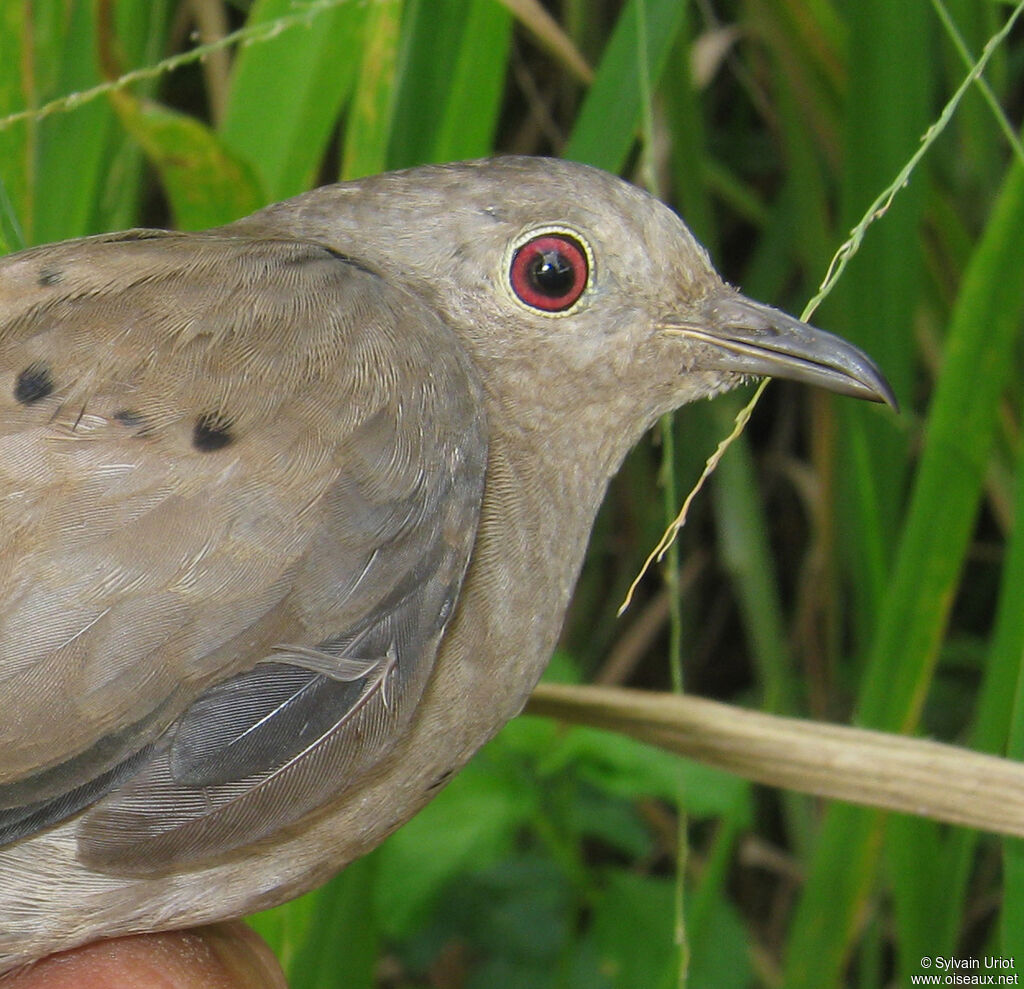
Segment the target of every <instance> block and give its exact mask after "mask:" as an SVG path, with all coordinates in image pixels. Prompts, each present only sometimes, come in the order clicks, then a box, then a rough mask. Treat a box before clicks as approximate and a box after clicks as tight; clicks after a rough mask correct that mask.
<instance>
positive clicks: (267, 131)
mask: <svg viewBox="0 0 1024 989" xmlns="http://www.w3.org/2000/svg"><path fill="white" fill-rule="evenodd" d="M294 8H295V5H294V3H293V2H292V0H258V2H257V3H256V4H254V5H253V8H252V11H251V12H250V15H249V23H250V24H259V23H265V22H270V21H273V20H274V19H275V18H278V17H282V16H284V15H287V14H291V13H293V12H294ZM366 12H367V6H366V4H363V3H357V2H350V3H343V4H341V5H340V6H338V7H335V8H332V9H325V10H321V11H320V12H319V13H318V14H317V16H316V19H315V21H314V22H313V23H311V24H310V25H309V26H307V27H294V28H292V29H291V30H288V31H284V32H282V33H280V34H278V35H277V36H276V37H273V38H268V39H263V40H261V41H260V43H259V44H254V45H248V46H246V47H244V48H242V49H241V50H240V52H239V54H238V58H237V61H236V63H235V67H234V70H233V74H232V79H231V91H230V94H229V97H228V104H227V107H226V112H225V118H224V123H223V125H222V127H221V135H222V137H223V138H224V141H225V143H226V144H227V145H228V147H230V148H231V149H233V150H234V152H235V153H236V154H237V155H238V156H239V157H241V158H242V159H244V160H245V161H248V162H249V163H250V164H251V165H252V166H253V167H254V168H255V169H256V170H257V171H258V173H259V175H260V178H261V180H262V182H263V185H264V190H265V193H266V196H267V197H268V198H269V199H272V200H273V199H283V198H285V197H286V196H291V195H294V194H295V193H297V192H301V191H303V190H304V189H308V188H309V187H310V185H312V184H314V179H315V177H316V173H317V170H318V168H319V167H320V163H321V161H322V159H323V154H324V149H325V148H326V146H327V142H328V140H329V139H330V136H331V133H332V131H333V129H334V127H335V125H336V122H337V117H338V112H339V109H340V107H341V105H342V104H343V102H344V101H345V99H346V98H347V97H348V95H349V94H350V92H351V90H352V86H353V85H354V83H355V79H356V73H357V70H358V68H359V64H360V59H361V53H362V46H363V44H364V41H365V39H364V35H363V22H364V20H365V18H366Z"/></svg>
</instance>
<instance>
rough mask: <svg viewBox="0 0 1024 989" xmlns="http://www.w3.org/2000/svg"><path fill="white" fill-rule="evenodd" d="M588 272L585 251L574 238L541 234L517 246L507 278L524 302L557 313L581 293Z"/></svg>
mask: <svg viewBox="0 0 1024 989" xmlns="http://www.w3.org/2000/svg"><path fill="white" fill-rule="evenodd" d="M589 274H590V264H589V261H588V259H587V252H586V250H585V249H584V247H583V245H582V244H581V243H580V242H579V241H578V240H577V239H576V238H575V237H571V236H570V235H569V234H565V233H561V232H558V233H543V234H538V235H535V236H533V237H531V238H530V239H529V240H528V241H526V243H525V244H523V245H521V246H520V247H519V248H517V249H516V251H515V253H514V254H513V255H512V265H511V269H510V271H509V281H510V282H511V283H512V291H513V292H515V294H516V295H517V296H518V297H519V299H520V300H521V301H522V302H525V303H526V305H528V306H530V307H532V308H534V309H540V310H542V311H543V312H550V313H559V312H565V310H566V309H569V308H570V307H571V306H572V305H573V304H574V303H575V302H576V300H577V299H579V297H580V296H581V295H582V294H583V290H584V289H585V288H586V287H587V279H588V277H589Z"/></svg>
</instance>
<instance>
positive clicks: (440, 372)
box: [0, 231, 486, 870]
mask: <svg viewBox="0 0 1024 989" xmlns="http://www.w3.org/2000/svg"><path fill="white" fill-rule="evenodd" d="M0 302H2V303H3V306H4V307H5V308H4V311H5V312H7V313H10V317H9V318H8V320H7V321H6V322H5V323H4V324H3V325H0V557H2V558H3V559H4V561H5V567H4V568H3V572H2V573H0V709H2V710H4V711H5V712H15V713H14V714H13V715H12V716H11V717H5V718H4V719H0V808H6V810H5V811H4V813H7V814H8V815H9V817H10V821H13V822H15V823H14V824H13V825H12V827H13V828H14V831H12V832H10V834H14V833H15V832H17V834H16V835H15V837H18V836H20V835H22V834H23V833H30V831H28V832H27V831H26V828H28V829H39V828H42V827H46V826H48V825H49V824H51V823H53V822H54V821H56V820H59V819H61V818H62V817H64V816H67V815H68V814H71V813H76V812H78V811H79V810H80V809H81V808H82V807H84V806H87V805H88V806H90V809H89V810H87V811H86V813H85V814H84V815H83V817H82V818H81V823H80V826H79V834H80V848H81V850H82V854H83V856H85V857H87V858H89V859H90V860H92V861H93V862H95V863H98V864H100V865H101V866H102V867H106V868H111V869H127V870H132V869H143V870H145V869H154V870H159V869H161V868H166V867H167V866H168V865H169V864H174V863H177V862H182V861H193V860H196V859H199V858H204V857H207V856H210V855H215V854H217V853H219V852H220V851H223V850H224V849H225V848H231V847H235V846H236V845H237V844H239V843H246V842H248V841H251V840H254V839H255V838H257V837H259V836H261V835H265V834H268V833H271V832H272V831H273V830H275V829H276V828H279V827H282V826H284V825H286V824H288V823H290V822H291V821H293V820H295V819H297V816H301V814H303V813H307V812H309V811H310V810H313V809H315V808H316V807H318V806H320V805H321V804H323V803H325V802H327V801H329V800H330V799H331V798H332V797H333V796H334V795H335V794H337V793H338V792H340V791H341V790H342V789H343V788H344V787H345V786H346V785H347V784H348V782H350V781H351V780H352V779H354V778H355V776H357V775H358V774H359V773H362V772H365V771H366V770H367V769H368V768H369V767H370V766H372V765H373V763H374V761H376V760H377V759H378V758H379V757H380V756H381V754H382V753H383V752H384V751H385V750H386V748H387V747H388V746H389V745H390V744H392V742H393V741H394V739H395V738H396V737H397V736H398V735H399V734H400V733H401V731H402V729H403V727H404V725H405V724H407V722H408V719H409V718H410V717H411V716H412V714H413V712H414V711H415V707H416V704H417V702H418V699H419V696H420V694H421V693H422V690H423V688H424V685H425V683H426V682H427V679H428V678H429V674H430V669H431V667H432V663H433V659H434V655H435V653H436V650H437V646H438V642H439V640H440V637H441V635H442V634H443V631H444V627H445V623H446V622H447V620H448V618H449V617H450V615H451V613H452V610H453V608H454V606H455V602H456V600H457V596H458V592H459V587H460V585H461V581H462V577H463V575H464V573H465V569H466V566H467V564H468V560H469V555H470V551H471V547H472V541H473V536H474V532H475V527H476V522H477V517H478V514H479V506H480V499H481V495H482V485H483V474H484V466H485V461H486V428H485V423H484V422H483V419H482V411H481V410H482V404H481V401H480V391H479V384H478V382H477V381H476V378H475V376H474V373H473V371H472V368H471V365H470V363H469V361H468V359H467V358H466V357H465V355H464V354H463V352H462V350H461V348H460V346H459V345H458V343H457V341H456V339H455V337H454V335H453V334H452V333H451V331H450V330H449V329H448V328H447V327H446V326H444V325H443V324H442V323H441V322H440V321H439V319H438V318H437V317H436V316H435V315H433V314H432V313H431V312H430V311H429V310H427V309H426V308H425V307H424V306H423V305H422V304H420V303H419V302H417V301H416V300H415V299H413V298H412V297H411V296H409V295H407V294H406V293H404V292H402V291H401V290H398V289H395V288H393V287H391V286H389V285H388V284H387V283H386V282H384V281H383V280H382V279H381V278H379V277H378V276H376V275H375V274H373V273H372V272H371V271H369V270H367V269H366V268H365V267H364V266H362V265H359V264H352V263H348V262H346V261H345V260H344V259H342V258H339V257H338V256H336V255H334V254H333V253H331V252H329V251H327V250H325V249H323V248H321V247H319V246H317V245H315V244H301V243H292V242H280V241H260V240H250V239H243V238H232V237H228V236H217V235H182V234H164V233H160V232H146V231H142V232H133V233H129V234H127V235H114V236H109V237H100V238H88V239H86V240H83V241H72V242H68V243H67V244H63V245H56V246H51V247H48V248H42V249H37V250H33V251H27V252H22V253H21V254H18V255H13V256H12V257H10V258H7V259H4V260H3V261H0ZM8 561H10V565H8ZM285 643H290V644H292V646H293V647H294V648H291V650H290V649H289V647H288V646H285V645H283V644H285ZM313 656H315V657H316V659H315V661H313V659H312V658H311V657H313ZM331 657H334V658H335V659H336V661H337V670H336V671H333V673H334V675H332V671H331V670H330V668H329V667H330V661H331ZM325 664H326V665H325ZM139 753H145V757H144V758H143V757H141V756H140V755H139ZM100 798H102V799H100ZM19 814H20V817H19V816H18V815H19ZM4 820H5V819H4V817H3V815H2V814H0V842H2V841H4V840H5V835H8V836H7V837H6V840H13V839H12V838H11V837H9V834H8V832H5V831H4V830H3V828H4V826H5V825H4ZM140 863H143V864H140ZM144 863H148V864H144Z"/></svg>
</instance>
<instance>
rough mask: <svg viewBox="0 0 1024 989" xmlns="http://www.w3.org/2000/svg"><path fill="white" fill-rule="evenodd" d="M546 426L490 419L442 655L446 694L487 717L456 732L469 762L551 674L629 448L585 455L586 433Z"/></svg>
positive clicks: (441, 672)
mask: <svg viewBox="0 0 1024 989" xmlns="http://www.w3.org/2000/svg"><path fill="white" fill-rule="evenodd" d="M492 418H494V416H493V405H492ZM562 421H563V422H564V417H563V419H562ZM537 426H538V423H537V422H531V423H523V422H522V421H517V420H516V419H515V418H512V417H506V418H503V419H500V420H499V421H498V422H495V423H491V431H490V437H491V438H490V448H489V451H488V468H487V477H486V482H485V489H484V499H483V505H482V510H481V517H480V523H479V528H478V532H477V537H476V543H475V546H474V551H473V556H472V559H471V562H470V567H469V571H468V573H467V575H466V580H465V583H464V585H463V590H462V593H461V595H460V603H459V608H458V610H457V612H456V615H455V617H454V618H453V621H452V625H451V626H450V628H449V633H448V635H446V637H445V641H444V645H443V646H442V648H441V653H440V655H439V660H438V669H437V672H438V675H439V676H440V677H441V679H442V680H443V681H444V686H443V687H442V688H441V689H442V690H443V691H444V694H445V696H448V697H460V698H461V699H462V701H461V702H462V703H463V704H465V705H466V708H467V710H470V709H473V708H474V705H476V706H478V707H477V709H478V710H486V711H487V712H488V717H487V718H486V719H482V718H481V719H479V720H478V719H470V720H469V721H467V722H466V723H465V724H464V725H462V726H459V728H457V729H455V730H456V731H459V732H463V733H464V734H465V738H463V739H461V740H460V741H461V743H462V744H461V745H459V744H458V743H457V742H456V740H455V739H453V738H451V737H450V738H449V742H450V743H451V744H453V747H456V748H462V747H465V751H466V754H467V757H468V754H469V753H470V752H471V751H474V750H475V749H476V748H477V747H478V746H479V745H480V744H482V742H483V741H485V740H486V739H482V738H480V737H479V732H480V730H481V729H487V730H488V731H489V730H491V726H500V725H501V724H504V722H505V721H506V720H507V719H509V718H511V717H513V716H514V715H516V714H517V713H519V711H520V710H521V709H522V707H523V705H524V704H525V703H526V699H527V697H528V696H529V694H530V692H531V691H532V689H533V687H534V686H535V684H536V682H537V680H538V679H539V678H540V676H541V674H542V672H543V671H544V668H545V666H546V665H547V662H548V660H549V658H550V656H551V653H552V651H553V650H554V647H555V645H556V643H557V640H558V635H559V633H560V631H561V626H562V621H563V618H564V615H565V611H566V608H567V605H568V603H569V600H570V598H571V596H572V592H573V588H574V586H575V584H576V578H577V576H578V575H579V571H580V567H581V565H582V562H583V558H584V555H585V551H586V547H587V541H588V539H589V536H590V530H591V528H592V526H593V522H594V518H595V516H596V514H597V511H598V508H599V507H600V505H601V501H602V499H603V498H604V494H605V490H606V488H607V484H608V479H609V477H610V476H611V475H612V474H613V473H614V472H615V470H616V469H617V468H618V466H619V463H620V462H621V459H622V457H623V456H624V455H625V452H626V450H628V446H626V445H625V444H624V443H623V442H619V443H616V444H615V445H614V446H609V447H608V448H605V447H604V446H603V445H599V444H595V445H594V448H593V449H581V446H580V434H579V433H575V432H572V431H570V430H564V429H563V430H560V431H551V432H548V433H546V434H545V435H544V436H543V437H540V436H537V435H535V433H534V430H535V428H537ZM605 432H608V431H605ZM570 434H571V435H570ZM586 435H595V434H594V433H593V431H588V432H587V434H586ZM619 439H620V441H621V440H622V437H619ZM630 439H633V438H632V437H631V438H630Z"/></svg>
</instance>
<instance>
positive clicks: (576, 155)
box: [563, 0, 688, 172]
mask: <svg viewBox="0 0 1024 989" xmlns="http://www.w3.org/2000/svg"><path fill="white" fill-rule="evenodd" d="M638 2H639V0H630V3H629V4H628V6H627V7H626V8H625V9H624V10H623V12H622V14H621V15H620V17H619V20H618V22H617V23H616V25H615V31H614V33H613V34H612V37H611V39H610V40H609V42H608V46H607V48H606V49H605V52H604V56H603V57H602V59H601V64H600V66H599V67H598V70H597V76H596V77H595V79H594V83H593V85H592V86H591V87H590V91H589V92H588V93H587V98H586V100H585V101H584V103H583V107H582V109H581V110H580V114H579V116H578V117H577V119H576V125H575V127H574V128H573V132H572V136H571V137H570V138H569V143H568V145H567V146H566V148H565V150H564V152H563V157H565V158H570V159H572V160H573V161H583V162H589V163H590V164H591V165H597V166H598V167H599V168H605V169H607V170H608V171H610V172H618V171H621V170H622V167H623V166H624V165H625V162H626V157H627V156H628V154H629V150H630V148H631V147H632V146H633V143H634V141H635V140H636V135H637V129H638V127H639V125H640V120H641V116H642V114H643V90H644V84H643V82H642V77H641V68H640V59H639V58H638V52H637V37H638V35H637V28H638V22H637V9H638V8H637V4H638ZM644 6H645V13H646V38H647V58H646V68H647V71H648V72H649V73H650V76H649V80H650V84H651V85H656V84H657V82H658V80H659V79H660V78H661V74H662V72H663V71H665V69H666V67H667V63H668V56H669V53H670V52H671V51H672V50H673V44H674V42H675V39H676V37H677V35H678V33H679V31H680V29H681V28H682V26H683V25H684V23H685V16H684V15H685V13H686V4H685V3H679V2H678V0H644ZM675 71H682V72H685V71H688V66H686V65H682V66H676V67H675Z"/></svg>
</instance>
